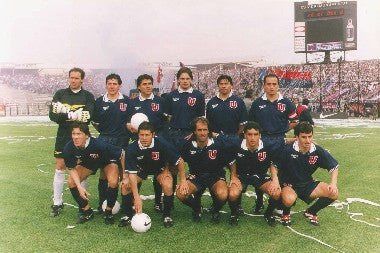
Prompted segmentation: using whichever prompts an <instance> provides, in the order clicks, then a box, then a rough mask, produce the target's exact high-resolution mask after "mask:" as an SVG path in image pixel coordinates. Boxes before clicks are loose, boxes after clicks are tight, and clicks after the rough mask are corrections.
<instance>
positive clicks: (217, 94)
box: [216, 91, 232, 101]
mask: <svg viewBox="0 0 380 253" xmlns="http://www.w3.org/2000/svg"><path fill="white" fill-rule="evenodd" d="M219 94H220V93H219V92H218V93H216V96H217V98H219V99H220V100H223V99H221V98H220V96H219ZM231 96H232V91H230V94H229V95H228V98H226V99H224V100H223V101H226V100H227V99H229V98H230V97H231Z"/></svg>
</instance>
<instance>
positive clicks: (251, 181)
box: [239, 174, 271, 192]
mask: <svg viewBox="0 0 380 253" xmlns="http://www.w3.org/2000/svg"><path fill="white" fill-rule="evenodd" d="M239 180H240V182H241V185H242V188H243V189H242V192H246V190H247V187H248V185H252V186H253V187H255V188H256V189H259V188H260V187H261V186H262V185H263V184H265V183H266V182H268V181H270V180H271V178H270V176H268V175H267V174H263V175H257V174H255V175H239Z"/></svg>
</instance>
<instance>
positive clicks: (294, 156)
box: [290, 154, 298, 159]
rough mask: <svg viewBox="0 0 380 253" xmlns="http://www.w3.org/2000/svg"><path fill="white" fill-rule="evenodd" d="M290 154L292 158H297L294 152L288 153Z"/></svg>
mask: <svg viewBox="0 0 380 253" xmlns="http://www.w3.org/2000/svg"><path fill="white" fill-rule="evenodd" d="M290 156H291V157H292V158H293V159H297V158H298V155H295V154H290Z"/></svg>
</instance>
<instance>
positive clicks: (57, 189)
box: [53, 169, 65, 206]
mask: <svg viewBox="0 0 380 253" xmlns="http://www.w3.org/2000/svg"><path fill="white" fill-rule="evenodd" d="M64 184H65V171H64V170H57V169H56V170H55V174H54V181H53V191H54V194H53V205H57V206H59V205H62V204H63V200H62V194H63V185H64Z"/></svg>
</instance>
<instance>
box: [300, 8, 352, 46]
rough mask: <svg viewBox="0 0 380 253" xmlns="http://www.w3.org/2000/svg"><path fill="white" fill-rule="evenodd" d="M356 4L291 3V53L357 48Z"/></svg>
mask: <svg viewBox="0 0 380 253" xmlns="http://www.w3.org/2000/svg"><path fill="white" fill-rule="evenodd" d="M356 13H357V11H356V1H340V2H324V3H319V4H309V3H308V1H304V2H295V3H294V52H296V53H313V52H324V51H346V50H356V49H357V24H356V21H357V19H356Z"/></svg>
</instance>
